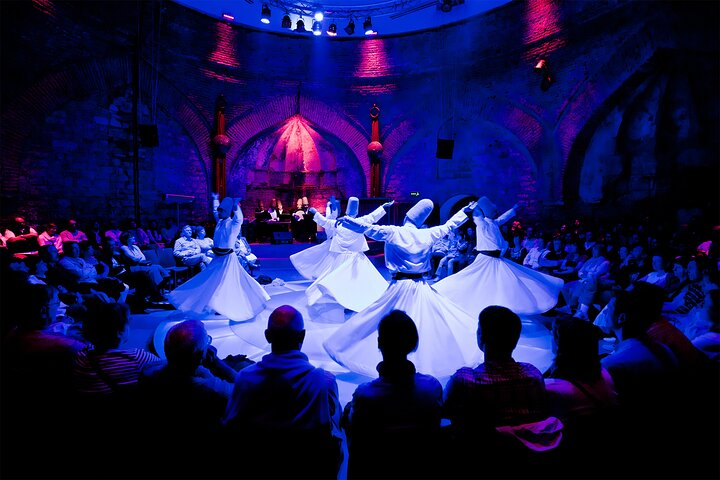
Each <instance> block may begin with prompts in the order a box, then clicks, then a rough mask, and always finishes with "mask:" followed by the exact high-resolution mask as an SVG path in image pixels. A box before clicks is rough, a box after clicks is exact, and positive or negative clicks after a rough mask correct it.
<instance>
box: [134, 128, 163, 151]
mask: <svg viewBox="0 0 720 480" xmlns="http://www.w3.org/2000/svg"><path fill="white" fill-rule="evenodd" d="M138 135H139V136H140V145H142V146H143V147H157V146H158V145H160V139H159V137H158V128H157V125H154V124H153V125H143V124H140V125H138Z"/></svg>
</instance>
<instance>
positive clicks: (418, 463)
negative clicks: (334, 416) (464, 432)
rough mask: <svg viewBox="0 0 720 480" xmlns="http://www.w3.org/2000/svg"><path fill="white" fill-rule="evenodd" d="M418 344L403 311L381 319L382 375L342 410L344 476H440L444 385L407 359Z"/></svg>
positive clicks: (412, 325)
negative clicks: (345, 448) (345, 451)
mask: <svg viewBox="0 0 720 480" xmlns="http://www.w3.org/2000/svg"><path fill="white" fill-rule="evenodd" d="M417 346H418V331H417V327H416V326H415V322H413V320H412V319H411V318H410V317H409V316H408V315H407V314H406V313H405V312H403V311H401V310H393V311H391V312H390V313H388V314H387V315H385V316H384V317H383V318H382V320H380V324H379V325H378V348H379V349H380V352H381V353H382V356H383V361H382V362H380V363H379V364H378V367H377V369H378V373H379V374H380V377H379V378H378V379H376V380H373V381H371V382H367V383H363V384H360V385H359V386H358V387H357V388H356V389H355V392H354V393H353V397H352V400H351V401H350V402H348V404H347V405H346V406H345V409H344V413H343V418H342V426H343V427H344V429H345V432H346V436H347V441H348V450H349V454H350V455H349V458H348V478H373V477H376V476H383V477H387V478H438V477H439V476H440V474H441V472H440V471H439V469H438V468H437V467H439V464H437V460H438V458H439V457H441V456H442V444H441V442H440V419H441V416H442V385H441V384H440V382H439V381H438V380H437V379H436V378H435V377H433V376H430V375H425V374H422V373H418V372H416V371H415V365H413V363H412V362H411V361H409V360H408V359H407V356H408V354H410V353H411V352H414V351H415V350H416V349H417Z"/></svg>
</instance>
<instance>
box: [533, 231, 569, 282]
mask: <svg viewBox="0 0 720 480" xmlns="http://www.w3.org/2000/svg"><path fill="white" fill-rule="evenodd" d="M565 255H566V253H565V245H563V240H562V238H561V237H560V236H555V237H553V239H552V241H550V242H548V247H547V248H546V250H545V252H543V254H542V255H541V256H540V258H539V259H538V263H539V264H540V268H539V270H540V271H541V272H543V273H547V274H548V275H551V274H552V271H553V270H554V269H556V268H559V267H560V266H561V265H562V262H563V260H564V259H565Z"/></svg>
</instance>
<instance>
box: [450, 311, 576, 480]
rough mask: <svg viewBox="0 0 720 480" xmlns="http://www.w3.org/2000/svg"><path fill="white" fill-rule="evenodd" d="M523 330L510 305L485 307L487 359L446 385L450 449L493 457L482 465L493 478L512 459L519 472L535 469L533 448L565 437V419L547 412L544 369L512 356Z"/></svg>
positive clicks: (480, 339)
mask: <svg viewBox="0 0 720 480" xmlns="http://www.w3.org/2000/svg"><path fill="white" fill-rule="evenodd" d="M521 329H522V322H521V320H520V317H518V316H517V314H515V313H514V312H513V311H512V310H510V309H508V308H506V307H502V306H498V305H491V306H488V307H485V309H483V310H482V311H481V312H480V315H479V317H478V329H477V343H478V347H479V348H480V350H482V351H483V352H484V354H485V361H484V362H483V363H481V364H480V365H478V366H477V367H474V368H472V367H463V368H461V369H459V370H458V371H457V372H455V373H454V374H453V375H452V376H451V377H450V379H449V380H448V382H447V384H446V385H445V391H444V398H445V403H444V411H445V416H446V417H447V418H448V419H450V421H451V432H452V448H453V450H456V451H457V455H458V458H470V457H469V456H470V455H477V452H483V455H487V457H486V458H488V459H492V460H491V461H488V463H486V464H485V465H484V467H486V468H484V471H485V474H486V475H487V476H488V477H489V478H493V477H494V476H497V475H499V474H500V472H506V469H507V468H508V464H507V463H505V462H510V461H513V458H514V459H515V460H514V461H516V462H520V463H519V464H517V465H514V469H515V471H516V472H519V470H518V469H520V468H521V467H527V468H528V469H529V470H531V466H533V467H534V466H535V465H536V460H538V458H539V457H538V458H536V456H535V455H533V453H531V452H534V453H538V452H544V451H547V450H552V449H554V448H555V447H557V446H558V445H559V443H560V439H561V437H562V422H561V421H560V420H559V419H557V418H555V417H549V416H548V406H547V392H546V390H545V382H544V380H543V376H542V373H541V372H540V370H538V369H537V367H535V366H534V365H531V364H529V363H523V362H517V361H515V359H513V357H512V354H513V351H514V350H515V347H516V346H517V342H518V340H519V339H520V331H521ZM517 440H520V442H521V443H518V442H517ZM518 446H522V448H518ZM523 462H526V463H524V464H523ZM455 466H456V467H457V468H459V471H458V472H457V473H458V474H459V475H460V476H462V477H466V476H468V475H470V474H471V472H475V473H474V474H477V470H475V468H476V467H475V465H474V464H468V465H460V464H458V465H455ZM524 473H526V472H524V471H523V474H524ZM523 474H521V477H522V476H523Z"/></svg>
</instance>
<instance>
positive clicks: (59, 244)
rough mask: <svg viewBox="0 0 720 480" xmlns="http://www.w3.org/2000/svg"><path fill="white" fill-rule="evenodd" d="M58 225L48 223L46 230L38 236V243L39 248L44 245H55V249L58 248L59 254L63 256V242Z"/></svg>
mask: <svg viewBox="0 0 720 480" xmlns="http://www.w3.org/2000/svg"><path fill="white" fill-rule="evenodd" d="M57 230H58V228H57V225H56V224H54V223H48V224H47V225H46V226H45V230H44V231H43V232H42V233H41V234H40V235H38V238H37V241H38V245H39V246H41V247H42V246H43V245H55V248H57V250H58V253H59V254H60V255H62V253H63V240H62V238H61V237H60V234H58V233H57Z"/></svg>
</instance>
